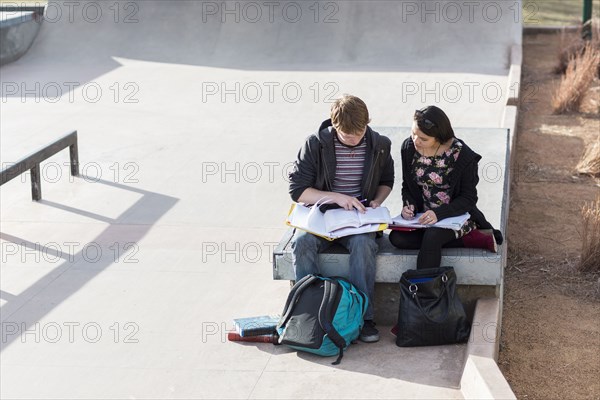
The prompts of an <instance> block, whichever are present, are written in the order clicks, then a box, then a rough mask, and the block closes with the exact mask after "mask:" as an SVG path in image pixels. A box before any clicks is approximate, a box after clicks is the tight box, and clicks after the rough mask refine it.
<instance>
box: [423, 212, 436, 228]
mask: <svg viewBox="0 0 600 400" xmlns="http://www.w3.org/2000/svg"><path fill="white" fill-rule="evenodd" d="M437 221H438V219H437V216H436V215H435V212H433V210H427V211H425V212H424V213H423V215H421V217H420V218H419V223H420V224H423V225H432V224H435V223H436V222H437Z"/></svg>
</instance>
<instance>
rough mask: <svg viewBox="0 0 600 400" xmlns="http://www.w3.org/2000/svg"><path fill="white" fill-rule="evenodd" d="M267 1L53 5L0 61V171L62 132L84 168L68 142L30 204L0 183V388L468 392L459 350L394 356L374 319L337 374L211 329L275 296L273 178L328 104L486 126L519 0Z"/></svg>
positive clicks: (278, 199) (292, 394)
mask: <svg viewBox="0 0 600 400" xmlns="http://www.w3.org/2000/svg"><path fill="white" fill-rule="evenodd" d="M251 3H252V2H251ZM274 3H275V4H273V5H272V8H271V6H265V5H263V3H262V2H257V3H252V4H254V7H255V9H252V8H251V7H252V6H248V4H250V3H243V2H225V3H222V2H187V1H185V2H184V1H172V2H167V1H146V2H142V1H139V2H133V1H127V2H118V3H115V2H108V3H103V2H78V3H77V5H73V4H72V3H69V2H65V3H61V2H50V3H49V5H48V9H47V12H46V20H45V21H44V23H43V24H42V27H41V30H40V33H39V35H38V37H37V39H36V41H35V42H34V44H33V46H32V47H31V49H30V50H29V52H28V53H26V54H25V55H24V56H23V57H22V58H21V59H19V60H18V61H16V62H14V63H11V64H8V65H5V66H3V67H2V69H1V74H0V80H1V84H2V99H1V101H2V104H1V114H2V116H1V118H0V129H1V132H2V133H1V136H0V161H1V162H2V164H3V166H4V165H7V164H8V163H11V162H15V161H17V160H18V159H20V158H21V157H23V156H25V155H26V154H28V153H30V152H31V151H33V150H35V149H37V148H39V147H41V146H44V145H45V144H47V143H50V142H51V141H53V140H55V139H56V138H57V137H59V136H61V135H62V134H64V133H67V132H70V131H72V130H77V131H78V134H79V152H80V154H79V157H80V163H81V165H80V170H81V173H82V177H81V178H75V179H71V178H70V177H69V175H68V170H69V169H68V166H67V165H66V163H67V161H68V153H67V152H66V151H65V152H62V153H60V154H58V155H56V156H54V157H52V158H51V159H49V160H48V161H46V162H45V163H43V164H42V195H43V200H42V201H40V202H32V201H31V198H30V188H29V178H28V177H26V176H25V175H24V178H23V179H20V178H17V179H14V180H13V181H11V182H9V183H7V184H5V185H3V186H2V189H1V191H0V196H1V198H0V200H1V201H0V207H1V208H0V211H1V218H2V226H1V235H2V236H1V240H2V253H3V260H2V267H1V268H2V269H1V274H2V280H1V290H2V291H1V293H0V294H1V305H2V309H1V320H2V343H1V345H2V353H1V355H2V357H1V366H2V369H1V370H2V377H1V378H2V379H1V381H2V384H1V385H0V391H1V392H0V393H1V395H2V397H3V398H42V397H43V398H48V397H54V398H98V397H101V398H123V397H138V398H139V397H141V398H148V397H152V398H162V397H171V398H184V397H188V398H189V397H193V398H267V397H268V398H322V397H326V396H328V397H336V398H364V397H370V398H463V397H469V396H471V394H469V393H471V392H469V393H467V392H465V390H464V388H463V387H462V385H463V384H464V383H465V378H464V375H463V366H464V365H465V364H466V365H467V368H468V369H469V370H471V369H473V365H472V362H471V361H469V362H467V361H468V360H467V359H466V354H467V352H468V351H469V350H468V348H470V347H469V346H471V344H469V345H455V346H441V347H435V348H421V349H419V348H416V349H400V348H396V347H395V345H394V344H393V340H392V337H391V336H390V335H389V334H388V330H389V329H388V328H386V327H382V329H381V331H382V340H381V341H380V342H379V343H377V344H374V345H366V344H362V343H361V344H358V345H356V346H352V347H351V348H350V349H349V350H348V352H347V353H346V355H345V357H344V360H343V362H342V364H341V365H340V366H337V367H334V366H331V364H330V362H331V361H333V360H330V359H321V358H317V357H315V356H311V355H307V354H298V353H296V352H292V351H289V350H288V349H285V348H282V347H274V346H272V345H270V344H237V343H228V342H226V341H225V340H224V336H225V332H226V331H227V330H230V329H232V322H231V321H232V319H233V318H237V317H243V316H252V315H262V314H267V313H279V312H280V311H281V308H282V307H283V304H284V301H285V298H286V295H287V292H288V289H289V285H288V283H287V282H282V281H273V280H272V266H271V254H272V251H273V248H274V246H275V245H276V244H277V242H278V241H279V239H280V238H281V236H282V235H283V233H284V232H285V231H286V226H285V225H284V223H283V220H284V217H285V214H286V212H287V210H288V208H289V204H290V198H289V196H288V194H287V182H286V179H285V176H286V174H287V170H288V169H289V167H290V162H291V161H293V159H294V158H295V156H296V152H297V150H298V149H299V147H300V146H301V144H302V142H303V140H304V138H305V137H306V136H307V135H308V134H310V133H312V132H314V131H315V129H316V128H317V127H318V125H319V124H320V122H321V121H322V120H323V119H325V118H327V115H328V111H329V106H330V100H331V99H333V98H335V97H338V96H339V95H341V94H342V93H352V94H355V95H357V96H359V97H361V98H362V99H363V100H365V102H366V103H367V105H368V106H369V110H370V113H371V118H372V125H377V126H407V125H409V124H410V121H411V118H412V114H413V112H414V109H416V108H420V107H422V106H424V105H427V104H438V105H440V107H442V108H443V109H444V110H445V111H447V113H448V114H449V116H450V118H451V120H452V121H453V124H454V125H455V126H457V127H467V128H499V127H501V126H502V124H503V122H502V121H503V115H504V113H505V104H506V98H507V97H510V93H509V88H510V85H509V79H508V75H509V65H510V63H511V59H510V54H511V48H512V47H513V46H515V45H516V46H520V43H521V42H520V23H516V22H515V14H514V11H513V10H512V9H511V8H510V7H511V6H512V7H513V8H514V7H515V5H514V4H513V3H512V2H510V4H509V3H508V2H506V3H504V2H472V3H476V4H475V5H473V4H472V3H470V5H464V4H462V3H457V4H459V5H460V7H461V8H462V10H461V16H460V17H459V18H457V15H458V14H456V12H454V13H453V10H452V9H451V8H449V7H443V4H442V3H438V4H439V5H438V10H437V11H436V10H434V11H429V14H427V10H425V7H426V5H425V3H426V2H418V1H417V2H386V1H382V2H378V1H371V2H359V1H347V2H346V1H344V2H318V3H314V2H307V3H305V2H274ZM432 3H437V2H432ZM315 4H316V5H315ZM310 7H312V8H310ZM498 7H501V8H498ZM257 10H260V13H261V14H260V17H259V18H258V13H257V12H258V11H257ZM284 10H285V11H284ZM470 10H472V13H470ZM484 10H485V11H484ZM494 10H497V11H498V12H497V13H495V12H494ZM317 11H318V12H317ZM471 14H472V15H471ZM436 16H437V22H436ZM424 18H425V19H424ZM315 21H316V22H315ZM393 151H394V155H395V158H396V159H397V160H398V161H399V159H400V156H399V146H398V143H395V144H394V146H393ZM399 195H400V194H399V191H394V192H393V193H392V196H399ZM482 208H484V209H485V208H486V205H485V204H483V207H482ZM471 347H472V346H471ZM469 360H470V359H469ZM492 367H493V366H492ZM492 367H489V366H487V367H486V368H492ZM66 377H68V379H67V378H66ZM315 382H320V384H319V385H315ZM504 384H505V382H504ZM477 393H481V392H477Z"/></svg>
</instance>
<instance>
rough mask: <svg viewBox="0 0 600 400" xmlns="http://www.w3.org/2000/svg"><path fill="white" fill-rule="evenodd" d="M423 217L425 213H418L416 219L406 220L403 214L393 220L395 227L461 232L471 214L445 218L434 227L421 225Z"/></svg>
mask: <svg viewBox="0 0 600 400" xmlns="http://www.w3.org/2000/svg"><path fill="white" fill-rule="evenodd" d="M421 215H423V213H418V214H417V215H416V216H415V218H414V219H404V218H402V214H400V215H397V216H395V217H394V218H392V221H393V223H394V225H397V226H405V227H409V228H428V227H436V228H446V229H453V230H455V231H457V230H459V229H460V228H461V227H462V226H463V225H464V223H465V222H467V220H468V219H469V218H470V217H471V215H470V214H469V213H465V214H462V215H459V216H456V217H450V218H444V219H442V220H440V221H438V222H436V223H435V224H433V225H423V224H420V223H419V218H420V217H421Z"/></svg>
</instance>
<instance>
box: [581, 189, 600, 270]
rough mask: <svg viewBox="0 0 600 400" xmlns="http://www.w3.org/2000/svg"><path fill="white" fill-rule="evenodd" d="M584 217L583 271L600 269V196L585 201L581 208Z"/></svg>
mask: <svg viewBox="0 0 600 400" xmlns="http://www.w3.org/2000/svg"><path fill="white" fill-rule="evenodd" d="M581 216H582V217H583V227H582V246H581V262H580V264H579V270H580V271H582V272H599V271H600V196H598V197H596V200H595V201H592V202H590V203H585V204H584V206H583V207H582V209H581Z"/></svg>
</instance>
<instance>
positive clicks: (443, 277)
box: [396, 267, 471, 347]
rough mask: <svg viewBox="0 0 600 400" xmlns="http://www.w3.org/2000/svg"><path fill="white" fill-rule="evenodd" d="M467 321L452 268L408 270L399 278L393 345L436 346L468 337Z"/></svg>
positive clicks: (468, 327) (468, 326)
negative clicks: (398, 302)
mask: <svg viewBox="0 0 600 400" xmlns="http://www.w3.org/2000/svg"><path fill="white" fill-rule="evenodd" d="M470 331H471V324H470V323H469V321H467V315H466V313H465V309H464V307H463V304H462V303H461V301H460V299H459V298H458V295H457V294H456V273H455V272H454V268H452V267H440V268H425V269H418V270H415V269H409V270H408V271H406V272H404V273H403V274H402V277H401V278H400V310H399V311H398V333H397V335H396V345H398V346H400V347H412V346H436V345H441V344H450V343H460V342H463V341H466V340H467V339H468V338H469V334H470Z"/></svg>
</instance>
